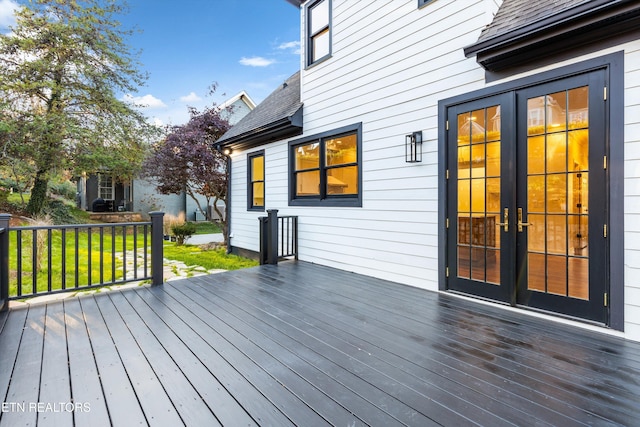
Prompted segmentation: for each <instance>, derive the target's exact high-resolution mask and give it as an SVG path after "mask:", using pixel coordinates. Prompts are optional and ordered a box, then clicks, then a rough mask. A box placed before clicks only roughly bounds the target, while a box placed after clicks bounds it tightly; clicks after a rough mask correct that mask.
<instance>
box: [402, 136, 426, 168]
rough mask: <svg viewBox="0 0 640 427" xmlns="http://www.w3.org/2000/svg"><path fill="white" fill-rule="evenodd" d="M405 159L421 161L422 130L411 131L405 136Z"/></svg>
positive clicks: (415, 161) (414, 161)
mask: <svg viewBox="0 0 640 427" xmlns="http://www.w3.org/2000/svg"><path fill="white" fill-rule="evenodd" d="M404 149H405V153H404V154H405V161H406V162H407V163H418V162H421V161H422V131H418V132H413V133H412V134H410V135H407V136H406V137H405V142H404Z"/></svg>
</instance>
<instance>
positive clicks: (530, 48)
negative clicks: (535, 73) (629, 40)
mask: <svg viewBox="0 0 640 427" xmlns="http://www.w3.org/2000/svg"><path fill="white" fill-rule="evenodd" d="M638 28H640V1H638V0H504V1H503V2H502V4H501V5H500V7H499V8H498V11H497V12H496V14H495V16H494V17H493V21H492V22H491V23H490V24H489V25H487V27H486V28H485V29H484V30H483V31H482V32H481V34H480V36H479V38H478V40H477V41H476V42H475V43H474V44H472V45H469V46H466V47H465V48H464V53H465V55H466V56H467V57H470V56H472V55H475V56H476V60H477V62H478V63H479V64H480V65H482V66H483V67H484V68H485V69H487V70H490V71H501V70H505V69H508V68H514V67H518V66H521V65H524V64H530V63H533V62H535V61H539V60H546V59H549V60H552V58H553V57H554V56H555V57H556V58H559V57H560V56H561V55H565V56H566V55H568V54H570V53H571V52H573V51H575V50H576V49H577V48H580V47H587V46H590V47H594V46H597V45H602V42H603V40H607V39H608V40H612V39H613V38H614V37H617V36H622V35H624V36H625V37H633V36H635V35H637V34H638Z"/></svg>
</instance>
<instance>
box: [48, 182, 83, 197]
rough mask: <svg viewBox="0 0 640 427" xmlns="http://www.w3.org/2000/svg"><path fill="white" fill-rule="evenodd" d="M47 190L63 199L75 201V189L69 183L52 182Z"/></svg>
mask: <svg viewBox="0 0 640 427" xmlns="http://www.w3.org/2000/svg"><path fill="white" fill-rule="evenodd" d="M49 190H50V191H51V192H52V193H53V194H57V195H59V196H62V197H64V198H65V199H69V200H76V191H77V189H76V186H75V185H73V183H71V182H70V181H63V182H52V183H50V184H49Z"/></svg>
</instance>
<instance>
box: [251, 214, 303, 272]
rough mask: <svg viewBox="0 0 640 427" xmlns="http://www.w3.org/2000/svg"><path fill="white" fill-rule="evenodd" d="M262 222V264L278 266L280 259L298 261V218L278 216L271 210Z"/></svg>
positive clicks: (262, 218) (261, 218) (261, 219)
mask: <svg viewBox="0 0 640 427" xmlns="http://www.w3.org/2000/svg"><path fill="white" fill-rule="evenodd" d="M267 215H268V216H263V217H260V218H258V219H259V220H260V264H277V263H278V260H279V259H280V258H287V257H294V258H295V259H298V217H297V216H278V210H277V209H269V210H268V211H267Z"/></svg>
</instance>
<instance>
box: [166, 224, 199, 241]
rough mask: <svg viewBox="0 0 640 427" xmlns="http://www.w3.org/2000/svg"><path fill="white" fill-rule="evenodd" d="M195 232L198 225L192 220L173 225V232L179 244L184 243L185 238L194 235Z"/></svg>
mask: <svg viewBox="0 0 640 427" xmlns="http://www.w3.org/2000/svg"><path fill="white" fill-rule="evenodd" d="M195 232H196V226H195V225H194V224H193V223H191V222H185V223H184V224H181V225H179V224H178V225H173V226H171V233H172V234H173V235H174V236H176V244H177V245H183V244H184V242H185V240H186V239H188V238H189V237H191V236H193V235H194V234H195Z"/></svg>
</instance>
